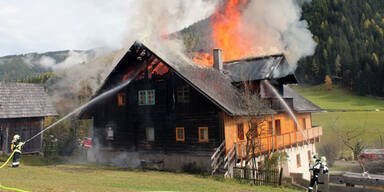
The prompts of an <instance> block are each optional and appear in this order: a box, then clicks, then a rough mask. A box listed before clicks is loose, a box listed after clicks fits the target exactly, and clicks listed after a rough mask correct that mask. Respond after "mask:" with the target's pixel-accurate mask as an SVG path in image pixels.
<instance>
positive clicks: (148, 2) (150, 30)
mask: <svg viewBox="0 0 384 192" xmlns="http://www.w3.org/2000/svg"><path fill="white" fill-rule="evenodd" d="M218 2H219V0H193V1H191V0H162V1H153V0H140V1H131V2H129V3H127V10H132V11H131V12H130V14H129V15H128V22H129V25H128V26H129V28H127V31H126V34H127V36H126V38H125V42H124V45H125V47H126V46H130V45H131V44H132V42H133V41H135V40H137V39H151V40H152V41H153V40H155V41H160V40H162V39H164V37H165V36H167V35H168V34H171V33H174V32H176V31H178V30H180V29H183V28H184V27H187V26H189V25H191V24H193V23H195V22H197V21H199V20H202V19H205V18H207V17H209V16H210V15H211V14H213V12H214V11H215V8H216V5H217V4H218Z"/></svg>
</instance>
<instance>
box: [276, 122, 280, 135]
mask: <svg viewBox="0 0 384 192" xmlns="http://www.w3.org/2000/svg"><path fill="white" fill-rule="evenodd" d="M275 133H276V135H281V125H280V119H278V120H275Z"/></svg>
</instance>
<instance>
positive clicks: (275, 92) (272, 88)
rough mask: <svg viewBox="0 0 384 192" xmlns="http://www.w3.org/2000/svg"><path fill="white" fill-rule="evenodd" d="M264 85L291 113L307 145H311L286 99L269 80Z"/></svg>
mask: <svg viewBox="0 0 384 192" xmlns="http://www.w3.org/2000/svg"><path fill="white" fill-rule="evenodd" d="M263 83H264V84H266V85H267V86H268V88H269V89H270V90H272V92H273V94H274V95H275V96H276V97H277V98H278V99H279V101H280V102H281V103H282V104H283V106H284V108H285V109H286V110H287V112H288V113H289V115H290V116H291V117H292V118H293V120H294V121H295V124H296V126H297V127H298V128H299V130H300V133H301V134H302V135H303V137H304V139H305V142H306V143H307V144H309V143H308V138H307V135H306V134H305V133H304V131H303V129H302V127H301V126H300V124H299V122H298V121H297V119H296V116H295V114H293V111H292V109H291V108H290V107H289V105H288V104H287V102H285V100H284V99H283V98H282V97H281V95H280V94H279V93H278V92H277V90H276V89H275V87H273V86H272V85H271V83H269V81H268V80H265V81H263Z"/></svg>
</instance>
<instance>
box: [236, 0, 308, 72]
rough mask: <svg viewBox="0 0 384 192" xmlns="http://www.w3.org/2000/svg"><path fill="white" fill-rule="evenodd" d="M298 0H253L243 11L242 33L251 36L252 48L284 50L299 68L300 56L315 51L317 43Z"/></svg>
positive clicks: (264, 50) (271, 50) (272, 51)
mask: <svg viewBox="0 0 384 192" xmlns="http://www.w3.org/2000/svg"><path fill="white" fill-rule="evenodd" d="M303 2H308V0H306V1H297V0H253V1H250V2H249V4H248V5H247V6H246V7H245V9H244V10H243V12H242V21H243V22H242V23H240V25H239V28H238V30H239V34H242V35H244V36H246V37H251V38H250V39H249V40H250V41H251V43H252V44H253V45H254V47H253V49H255V50H257V51H258V52H259V53H261V55H266V54H271V53H284V54H285V56H286V57H287V60H288V62H289V63H290V64H291V65H293V66H294V68H296V64H297V62H298V60H299V59H301V58H303V57H306V56H310V55H313V54H314V51H315V48H316V42H315V41H314V40H313V38H312V36H313V35H312V33H311V32H310V31H309V30H308V23H307V22H306V21H305V20H301V13H302V10H301V4H302V3H303Z"/></svg>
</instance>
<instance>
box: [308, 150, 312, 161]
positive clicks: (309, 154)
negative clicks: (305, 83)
mask: <svg viewBox="0 0 384 192" xmlns="http://www.w3.org/2000/svg"><path fill="white" fill-rule="evenodd" d="M308 162H309V163H310V162H311V150H308Z"/></svg>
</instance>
